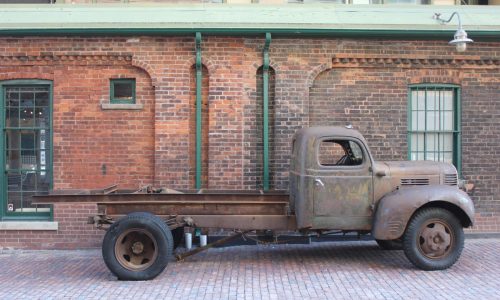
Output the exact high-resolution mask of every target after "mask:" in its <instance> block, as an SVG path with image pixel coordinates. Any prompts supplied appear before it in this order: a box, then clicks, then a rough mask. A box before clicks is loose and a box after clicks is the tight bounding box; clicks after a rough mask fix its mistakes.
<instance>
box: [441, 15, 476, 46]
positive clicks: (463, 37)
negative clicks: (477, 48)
mask: <svg viewBox="0 0 500 300" xmlns="http://www.w3.org/2000/svg"><path fill="white" fill-rule="evenodd" d="M455 15H456V16H457V18H458V29H457V32H455V36H454V38H453V40H451V41H450V43H449V44H450V45H455V46H456V47H457V51H458V52H464V51H465V50H466V49H467V44H468V43H472V42H474V41H473V40H471V39H469V38H467V32H465V30H463V28H462V21H461V20H460V15H459V14H458V13H457V12H454V13H452V14H451V16H450V18H449V19H448V20H445V19H441V14H439V13H435V14H434V16H433V17H432V18H433V19H436V20H437V21H438V22H439V23H440V24H445V23H449V22H450V21H451V19H453V17H454V16H455Z"/></svg>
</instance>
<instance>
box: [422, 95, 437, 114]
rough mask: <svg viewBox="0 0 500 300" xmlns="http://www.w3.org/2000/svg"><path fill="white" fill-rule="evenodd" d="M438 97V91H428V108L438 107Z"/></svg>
mask: <svg viewBox="0 0 500 300" xmlns="http://www.w3.org/2000/svg"><path fill="white" fill-rule="evenodd" d="M436 97H438V92H436V91H427V98H426V100H425V101H426V105H427V110H435V109H436V105H435V104H436Z"/></svg>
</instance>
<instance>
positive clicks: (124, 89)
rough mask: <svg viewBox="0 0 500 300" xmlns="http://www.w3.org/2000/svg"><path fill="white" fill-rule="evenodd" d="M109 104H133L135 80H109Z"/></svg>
mask: <svg viewBox="0 0 500 300" xmlns="http://www.w3.org/2000/svg"><path fill="white" fill-rule="evenodd" d="M110 103H124V104H134V103H135V79H111V81H110Z"/></svg>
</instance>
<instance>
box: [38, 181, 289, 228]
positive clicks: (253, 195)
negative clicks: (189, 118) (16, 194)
mask: <svg viewBox="0 0 500 300" xmlns="http://www.w3.org/2000/svg"><path fill="white" fill-rule="evenodd" d="M288 201H289V196H288V194H286V193H280V192H260V191H255V192H252V191H203V190H202V191H179V193H146V192H131V191H123V190H122V191H120V190H106V189H104V190H98V191H90V190H85V191H75V190H73V191H57V192H53V193H51V194H49V195H46V196H36V197H35V200H34V203H38V204H57V203H95V204H96V205H97V208H98V214H97V216H95V218H94V220H96V223H99V222H100V221H101V222H103V221H104V220H108V221H111V222H112V221H113V220H116V219H118V218H120V217H123V216H125V215H126V214H128V213H131V212H138V211H142V212H150V213H153V214H155V215H157V216H159V217H162V218H163V219H165V220H169V222H168V223H169V226H171V227H172V228H175V227H176V226H179V225H180V224H187V225H192V226H196V227H206V228H227V229H241V230H253V229H254V230H260V229H262V230H263V229H271V230H295V229H296V228H295V227H296V226H295V216H294V215H291V214H290V213H289V205H288V204H289V202H288ZM190 223H191V224H190Z"/></svg>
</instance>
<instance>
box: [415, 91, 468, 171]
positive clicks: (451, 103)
mask: <svg viewBox="0 0 500 300" xmlns="http://www.w3.org/2000/svg"><path fill="white" fill-rule="evenodd" d="M459 92H460V89H459V88H458V87H457V86H452V85H414V86H411V87H410V90H409V107H408V127H409V128H408V146H409V151H408V159H410V160H434V161H443V162H447V163H452V164H454V165H455V167H456V168H457V170H459V171H460V155H461V153H460V95H459Z"/></svg>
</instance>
